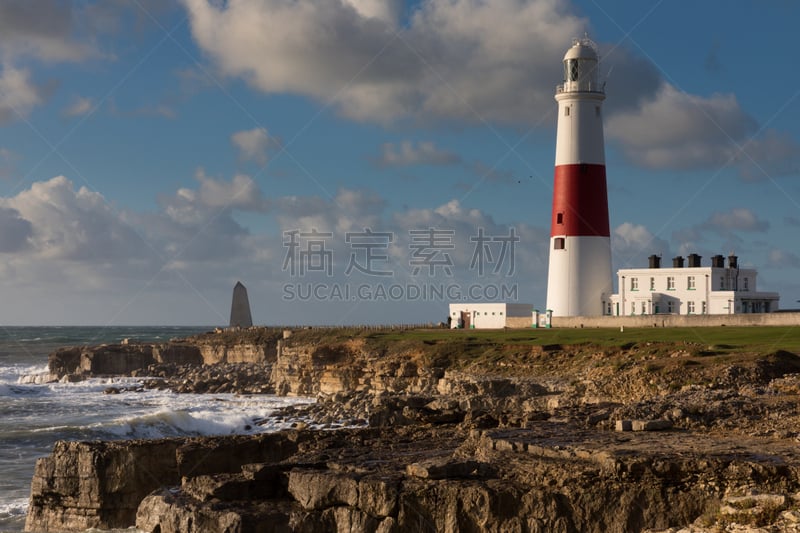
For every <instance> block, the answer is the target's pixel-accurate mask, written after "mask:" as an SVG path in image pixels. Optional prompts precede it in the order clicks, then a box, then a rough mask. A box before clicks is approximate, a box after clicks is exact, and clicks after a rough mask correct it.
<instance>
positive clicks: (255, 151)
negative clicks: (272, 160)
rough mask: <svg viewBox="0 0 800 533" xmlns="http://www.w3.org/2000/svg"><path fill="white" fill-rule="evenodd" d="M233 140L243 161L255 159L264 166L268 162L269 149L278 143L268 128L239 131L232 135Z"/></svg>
mask: <svg viewBox="0 0 800 533" xmlns="http://www.w3.org/2000/svg"><path fill="white" fill-rule="evenodd" d="M231 142H232V143H233V145H234V146H235V147H236V148H237V149H238V150H239V158H240V159H241V160H242V161H255V162H256V163H258V164H259V165H262V166H263V165H266V164H267V151H268V150H269V148H270V147H271V146H273V145H275V144H276V143H277V141H275V140H274V139H273V138H272V137H270V135H269V133H268V132H267V130H266V128H253V129H252V130H243V131H237V132H236V133H234V134H233V135H231Z"/></svg>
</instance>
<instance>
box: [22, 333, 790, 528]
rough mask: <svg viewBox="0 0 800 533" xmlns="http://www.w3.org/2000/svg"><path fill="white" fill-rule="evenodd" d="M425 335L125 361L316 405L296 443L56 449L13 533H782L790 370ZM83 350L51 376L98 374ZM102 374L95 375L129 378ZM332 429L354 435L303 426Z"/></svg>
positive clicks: (227, 441)
mask: <svg viewBox="0 0 800 533" xmlns="http://www.w3.org/2000/svg"><path fill="white" fill-rule="evenodd" d="M438 335H439V334H437V335H433V334H431V336H430V338H428V337H424V336H423V337H422V338H414V336H413V335H409V336H408V337H404V336H403V335H402V334H398V335H394V336H384V337H380V336H370V335H361V334H355V333H353V332H349V331H330V332H318V331H310V332H299V333H297V334H295V335H292V336H291V337H290V338H287V339H281V338H279V336H277V335H272V336H271V337H270V340H269V342H267V343H258V342H251V343H250V344H251V346H252V347H253V348H243V347H242V346H244V345H245V343H231V342H230V340H227V341H226V342H225V343H220V342H217V343H216V346H217V348H215V351H214V353H215V354H217V355H213V356H212V355H209V358H208V359H207V358H206V356H205V355H203V354H204V353H205V354H210V353H211V352H212V350H211V349H208V348H207V349H205V350H206V351H205V352H204V351H203V349H202V348H201V345H202V344H203V343H206V344H208V345H213V344H214V343H213V342H210V341H208V340H202V339H201V340H193V341H188V342H182V343H176V344H175V346H166V347H156V346H152V347H151V348H150V349H149V350H150V351H149V356H148V355H146V354H147V353H148V349H147V348H141V347H139V348H137V349H138V350H139V351H138V353H140V354H142V355H141V357H142V358H143V359H142V361H145V360H147V359H146V358H147V357H151V358H152V361H153V362H152V363H148V364H147V366H144V367H140V368H139V369H138V370H137V369H134V370H133V371H132V372H134V373H137V374H138V373H140V372H142V373H143V374H149V375H152V374H153V373H155V372H158V371H161V372H163V373H164V375H163V376H161V377H160V378H159V379H158V380H153V381H152V383H155V382H156V381H157V382H159V383H161V384H162V386H173V387H174V388H176V389H179V388H180V387H181V386H185V383H186V382H187V381H191V380H194V381H196V382H197V383H201V382H202V383H205V384H206V385H204V387H206V390H211V387H215V386H217V385H209V383H212V382H213V380H214V379H218V378H220V379H222V380H223V381H224V379H223V378H224V376H228V377H229V378H230V376H231V374H230V372H231V370H230V369H232V368H236V369H238V370H237V372H238V374H236V378H237V379H239V380H240V381H237V382H236V383H237V385H236V387H238V388H240V389H245V388H247V387H251V388H250V389H248V390H247V391H248V392H254V391H255V389H254V388H252V387H255V385H253V384H254V383H256V382H258V383H259V384H260V385H259V386H261V387H266V388H269V390H274V391H276V392H277V393H280V394H298V395H317V396H318V402H317V403H316V404H313V405H310V406H306V407H295V408H289V409H286V410H285V411H284V412H283V413H282V414H280V416H283V417H284V418H285V419H286V420H294V421H295V422H296V424H297V426H298V427H299V428H300V427H305V429H302V430H296V431H287V432H279V433H273V434H267V435H259V436H256V437H224V438H223V437H219V438H216V437H215V438H196V439H171V440H161V441H133V442H116V443H59V444H58V445H57V446H56V447H55V449H54V451H53V453H52V454H51V455H50V456H49V457H47V458H44V459H42V460H40V461H39V463H38V464H37V467H36V471H35V474H34V480H33V484H32V495H31V504H30V508H29V514H28V521H27V524H26V529H27V530H29V531H62V530H68V531H78V530H82V529H85V528H88V527H97V528H111V527H128V526H131V525H133V524H134V523H135V524H136V526H137V527H138V528H140V529H142V530H144V531H147V532H156V531H158V532H161V533H166V532H171V531H175V532H177V531H181V532H193V531H197V532H200V531H203V532H206V531H226V532H246V531H308V532H318V531H319V532H323V531H354V532H374V531H382V532H390V531H396V532H404V531H409V532H410V531H415V532H416V531H476V532H477V531H520V532H551V531H555V532H572V531H589V532H592V531H597V532H600V531H603V532H605V531H643V530H646V529H650V530H652V531H673V532H674V531H677V530H678V528H679V527H683V526H686V527H687V528H688V527H689V524H693V525H692V526H691V527H692V528H693V529H691V531H767V529H759V528H764V527H771V528H772V529H768V531H800V501H798V500H800V475H799V474H800V452H798V447H797V441H798V436H799V435H800V430H798V429H797V428H798V427H800V425H799V424H798V422H800V412H798V410H797V405H798V403H797V401H798V399H800V374H798V372H800V358H799V357H798V356H797V355H795V354H793V353H790V352H787V351H770V352H766V353H764V352H745V351H735V352H734V351H730V350H729V351H727V352H726V351H725V350H724V349H718V348H714V349H712V348H713V347H709V346H707V345H700V344H692V343H687V342H681V343H677V344H676V343H654V342H648V343H641V344H636V343H633V344H626V345H622V346H617V347H610V348H609V347H601V346H597V345H560V344H541V343H539V344H531V343H527V342H520V341H519V340H516V341H513V342H512V341H507V342H498V341H497V340H490V341H485V340H482V338H481V337H479V336H469V335H466V334H463V335H462V334H461V333H456V334H455V335H459V336H457V337H455V336H454V337H441V336H438ZM448 335H453V334H452V333H450V334H448ZM223 344H225V345H226V346H225V348H224V349H223V348H220V347H219V346H221V345H223ZM192 346H194V347H195V348H196V350H197V353H199V354H200V358H199V359H194V360H185V361H184V360H181V362H178V361H179V359H180V358H181V357H185V356H186V354H188V353H190V352H191V350H190V348H191V347H192ZM230 346H238V347H237V348H235V353H236V354H237V355H234V356H233V357H234V359H235V358H236V357H239V355H242V356H244V354H253V355H252V356H250V355H248V356H247V357H252V359H248V360H247V362H239V363H231V362H230V361H231V360H230V359H229V357H230V354H231V353H232V352H231V351H230ZM255 347H258V348H257V349H256V348H255ZM128 349H129V348H128ZM105 350H106V353H113V352H111V351H108V349H107V348H105ZM169 350H174V351H173V352H170V351H169ZM84 353H87V349H84V348H81V349H73V350H72V351H69V350H65V351H62V352H60V353H59V355H58V356H57V357H53V358H51V371H54V372H55V371H57V370H58V369H64V370H67V369H72V370H69V371H68V372H67V373H65V374H63V375H76V374H80V375H87V374H90V373H92V372H94V371H95V370H93V369H97V368H101V367H99V366H91V365H89V366H84V365H83V363H82V361H83V360H84V359H83V357H84V356H83V354H84ZM117 353H129V352H126V351H125V350H124V349H120V352H117ZM165 353H171V354H172V355H168V356H165V355H164V354H165ZM220 354H224V355H220ZM259 354H263V355H259ZM103 357H105V356H103ZM108 357H109V358H111V356H110V355H109V356H108ZM169 357H173V358H175V359H172V360H169V359H168V358H169ZM215 358H216V359H215ZM91 359H92V364H95V362H94V359H93V358H91ZM100 359H102V357H100V358H98V360H100ZM121 359H122V362H120V361H114V362H111V363H109V364H108V365H107V366H103V367H102V368H103V369H104V370H105V369H109V368H112V369H113V368H115V369H121V370H123V371H126V370H129V369H130V368H131V367H132V366H136V365H131V364H130V363H129V361H130V356H127V355H125V356H123V357H121ZM200 359H202V361H203V362H204V363H207V362H212V361H227V362H222V363H216V364H213V365H208V364H206V365H198V364H192V363H196V362H199V361H200ZM187 363H189V364H187ZM170 365H171V366H170ZM166 368H169V371H166V370H165V369H166ZM143 369H144V370H143ZM159 369H160V370H159ZM220 369H227V370H220ZM214 372H217V374H214ZM247 375H249V376H250V377H249V378H247V379H245V378H244V377H240V376H247ZM214 376H216V377H214ZM221 377H222V378H221ZM151 379H152V378H143V380H144V382H145V383H147V382H148V380H151ZM171 379H172V380H173V381H170V380H171ZM219 386H223V385H219ZM225 386H228V387H230V385H225ZM189 390H194V391H196V390H197V388H196V387H190V388H189ZM263 390H264V391H266V389H263ZM342 421H345V422H347V423H349V424H350V425H352V426H360V427H351V428H349V429H338V430H336V431H320V430H319V429H312V428H322V427H326V426H327V427H331V426H335V425H336V424H335V423H336V422H342ZM748 528H750V529H748ZM685 531H690V529H686V530H685Z"/></svg>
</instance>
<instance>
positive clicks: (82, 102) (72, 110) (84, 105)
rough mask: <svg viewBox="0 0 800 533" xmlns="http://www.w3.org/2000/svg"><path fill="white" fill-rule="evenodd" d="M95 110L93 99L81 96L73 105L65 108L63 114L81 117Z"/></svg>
mask: <svg viewBox="0 0 800 533" xmlns="http://www.w3.org/2000/svg"><path fill="white" fill-rule="evenodd" d="M93 108H94V102H92V99H91V98H85V97H82V96H79V97H78V98H76V99H75V100H74V101H73V102H72V104H70V105H69V106H67V107H66V108H64V110H63V111H62V113H63V114H64V116H67V117H79V116H82V115H85V114H87V113H89V112H90V111H91V110H92V109H93Z"/></svg>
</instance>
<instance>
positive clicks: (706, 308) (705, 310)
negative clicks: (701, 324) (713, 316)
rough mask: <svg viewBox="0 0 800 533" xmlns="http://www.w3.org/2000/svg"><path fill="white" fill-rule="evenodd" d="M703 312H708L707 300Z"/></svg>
mask: <svg viewBox="0 0 800 533" xmlns="http://www.w3.org/2000/svg"><path fill="white" fill-rule="evenodd" d="M703 314H704V315H705V314H708V304H707V303H706V302H703Z"/></svg>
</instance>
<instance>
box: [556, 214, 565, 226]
mask: <svg viewBox="0 0 800 533" xmlns="http://www.w3.org/2000/svg"><path fill="white" fill-rule="evenodd" d="M563 223H564V213H558V214H557V215H556V224H563Z"/></svg>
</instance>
